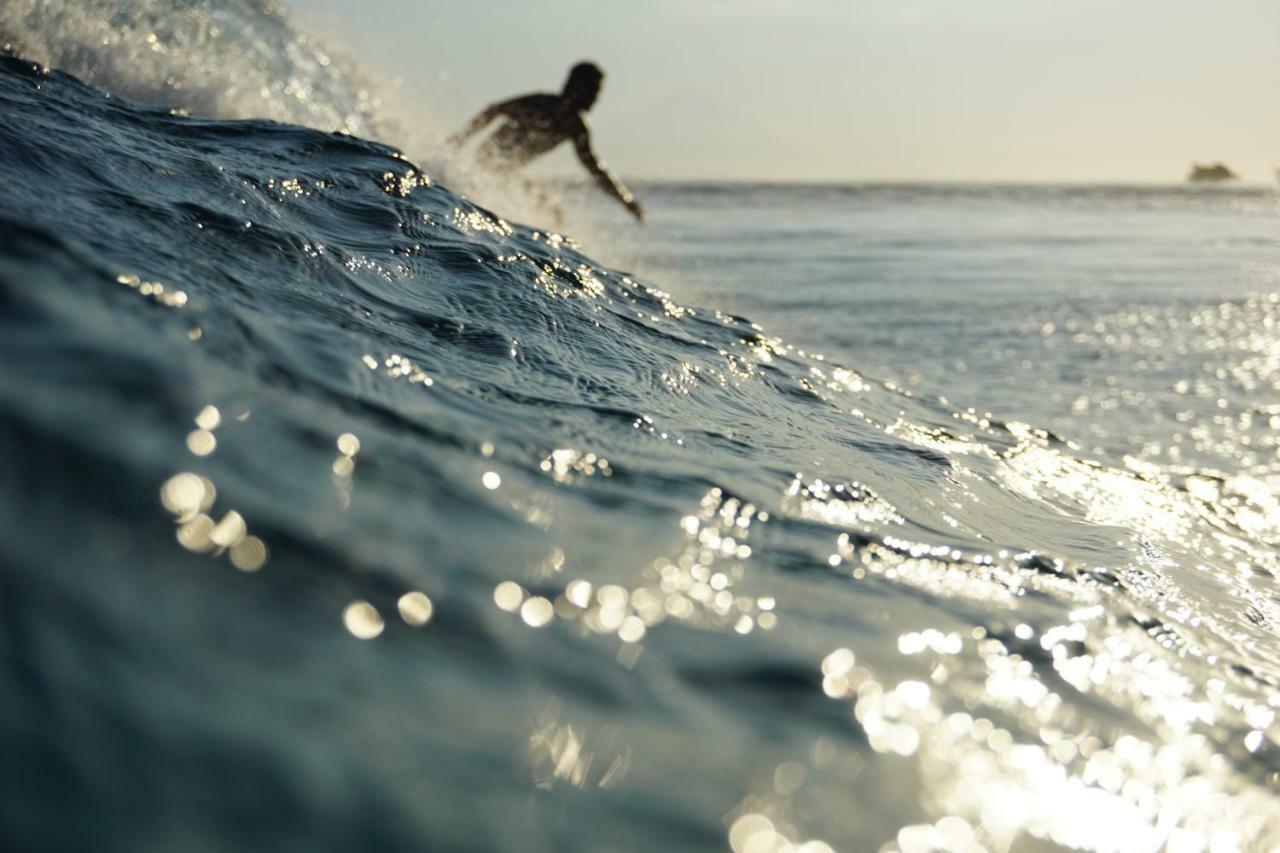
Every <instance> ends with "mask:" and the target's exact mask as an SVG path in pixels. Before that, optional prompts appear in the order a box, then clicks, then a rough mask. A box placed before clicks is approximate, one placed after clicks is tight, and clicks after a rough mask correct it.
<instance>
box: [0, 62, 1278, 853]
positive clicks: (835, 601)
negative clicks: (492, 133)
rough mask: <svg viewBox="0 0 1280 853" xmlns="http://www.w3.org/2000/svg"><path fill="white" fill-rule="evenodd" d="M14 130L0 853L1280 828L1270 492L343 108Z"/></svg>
mask: <svg viewBox="0 0 1280 853" xmlns="http://www.w3.org/2000/svg"><path fill="white" fill-rule="evenodd" d="M0 115H3V116H4V121H3V122H2V123H0V151H3V154H4V156H3V157H0V355H2V358H0V452H2V458H3V460H4V462H3V465H4V478H3V488H2V489H0V558H2V562H3V570H2V571H3V579H4V583H3V593H2V594H0V626H2V627H3V633H2V634H0V690H2V692H3V695H4V697H5V698H4V701H3V702H0V719H2V720H3V726H2V727H0V756H3V759H4V760H3V762H0V766H3V768H4V770H3V779H4V782H5V791H6V793H5V796H4V797H3V798H2V799H0V825H2V831H3V836H4V837H5V838H6V839H7V840H8V843H9V844H11V845H12V848H13V849H24V850H52V849H95V850H129V851H137V850H183V849H193V850H194V849H245V850H265V849H271V850H278V849H297V850H316V849H333V850H353V849H358V850H376V849H391V850H409V849H419V850H556V851H560V850H584V851H586V850H591V851H598V850H636V849H647V850H706V849H720V848H723V847H725V846H726V845H728V846H730V847H732V848H733V849H734V850H737V851H764V850H806V851H810V853H814V851H821V850H828V849H839V850H855V851H856V850H876V849H881V848H882V846H883V845H890V846H892V845H897V847H896V848H895V849H901V850H902V851H904V853H906V851H909V850H911V851H914V850H930V849H950V850H980V849H989V850H1008V849H1019V850H1023V849H1053V845H1055V844H1056V845H1062V846H1068V847H1078V848H1084V849H1099V850H1107V849H1123V850H1132V849H1159V848H1160V847H1161V845H1168V848H1169V849H1178V850H1184V849H1185V850H1199V849H1207V846H1208V845H1209V844H1210V843H1211V842H1212V844H1213V845H1214V847H1213V848H1212V849H1214V850H1218V849H1224V850H1225V849H1236V848H1241V849H1268V848H1269V847H1271V846H1273V845H1275V844H1277V843H1280V819H1278V818H1277V810H1276V809H1275V803H1276V801H1275V796H1274V786H1275V784H1276V779H1277V776H1276V773H1277V771H1278V770H1280V765H1278V764H1277V760H1276V754H1277V753H1276V751H1275V746H1274V743H1275V740H1276V737H1277V728H1276V725H1275V722H1274V714H1275V708H1276V707H1277V705H1280V643H1277V640H1276V633H1275V632H1276V625H1277V619H1278V618H1280V617H1278V615H1277V608H1276V603H1275V596H1274V576H1275V572H1276V571H1277V559H1276V553H1275V548H1274V543H1275V542H1276V541H1278V538H1277V534H1280V511H1278V510H1277V508H1276V503H1275V500H1274V497H1272V496H1273V495H1274V494H1275V492H1274V490H1270V491H1269V490H1268V489H1266V488H1263V487H1262V486H1260V485H1257V484H1258V483H1260V482H1261V481H1260V480H1259V479H1257V478H1256V477H1255V478H1253V479H1249V478H1243V479H1242V478H1241V477H1240V476H1237V473H1238V472H1217V473H1214V472H1210V471H1203V470H1184V471H1182V472H1181V473H1179V472H1178V471H1176V470H1173V469H1169V470H1156V469H1155V468H1153V467H1151V466H1146V467H1143V466H1141V465H1137V464H1134V465H1127V464H1126V462H1125V460H1124V459H1123V458H1119V457H1111V456H1109V455H1101V456H1100V455H1098V454H1095V453H1093V452H1086V451H1085V450H1084V449H1083V448H1082V447H1081V446H1080V445H1078V444H1077V443H1075V442H1074V441H1073V440H1072V437H1071V436H1059V435H1055V434H1053V433H1051V432H1048V431H1047V430H1045V429H1042V428H1040V427H1038V426H1036V425H1034V424H1025V423H1016V422H1002V421H1000V420H999V419H997V418H994V417H992V416H989V415H984V414H982V413H981V412H982V409H981V408H980V406H981V401H956V402H954V403H944V402H942V401H940V400H938V399H937V398H936V397H930V398H928V399H926V398H924V397H922V396H917V395H915V394H913V393H911V392H909V391H905V390H900V389H899V388H898V387H897V386H896V385H894V384H893V383H889V382H883V381H878V380H876V379H874V378H871V377H868V376H864V375H861V374H859V373H858V372H856V371H855V370H854V369H851V368H849V367H843V366H840V365H837V364H834V363H832V362H830V361H827V360H825V359H822V358H820V357H814V356H807V355H805V354H803V353H802V352H800V351H798V350H797V349H795V348H793V347H792V346H789V345H788V344H786V343H784V342H782V341H780V340H778V339H776V338H772V337H770V336H769V335H768V334H766V333H765V332H764V331H763V330H762V329H761V328H760V327H759V326H757V325H754V324H753V323H751V322H749V321H748V320H743V319H740V318H738V317H734V316H728V315H726V314H723V313H720V312H717V311H715V310H707V309H702V308H696V309H695V308H689V307H687V306H684V305H680V304H677V303H676V302H675V301H673V299H672V298H670V297H669V296H668V295H667V294H665V293H664V292H662V291H661V290H658V289H657V288H655V287H653V286H650V285H648V284H646V283H644V282H642V281H639V280H637V279H636V278H634V277H631V276H629V275H627V274H625V273H623V272H619V271H616V270H612V269H608V268H605V267H603V266H602V265H600V264H598V263H596V262H594V261H592V260H591V259H590V258H589V257H588V256H586V255H585V254H583V253H582V252H581V251H580V250H579V249H578V247H576V246H575V245H574V244H573V243H572V242H571V241H568V240H566V239H564V238H562V237H560V236H559V235H556V234H553V233H548V232H545V231H540V230H537V229H534V228H529V227H524V226H519V225H515V224H512V223H508V222H506V221H504V220H503V219H502V218H500V217H499V216H497V215H495V214H494V213H491V212H489V211H487V210H484V209H481V208H478V207H476V206H475V205H473V204H471V203H469V202H467V201H465V200H463V199H462V198H460V197H459V196H456V195H454V194H453V193H452V192H450V191H449V190H448V189H446V188H444V187H442V186H439V185H437V184H435V183H433V182H432V181H431V180H430V179H429V178H428V177H427V176H425V175H423V174H421V172H420V171H418V170H417V169H416V167H415V166H414V165H413V164H412V163H410V162H409V161H407V160H406V159H404V158H403V157H402V156H401V155H399V154H398V153H397V152H396V151H394V150H393V149H391V148H388V147H386V146H383V145H379V144H376V143H372V142H366V141H363V140H361V139H358V138H355V137H352V136H345V135H336V134H325V133H321V132H318V131H314V130H309V129H304V128H302V127H298V126H293V125H285V124H273V123H269V122H266V121H228V120H221V119H202V118H188V117H184V116H182V115H175V114H171V113H170V112H168V111H165V110H162V109H158V108H152V107H145V106H141V105H138V104H136V103H134V102H130V101H127V100H125V99H122V98H120V97H118V96H108V95H105V94H103V93H102V92H100V91H98V90H95V89H92V88H90V87H88V86H86V85H85V84H83V83H81V82H79V81H77V80H76V79H74V78H72V77H69V76H67V75H65V74H63V73H61V72H59V71H56V70H55V71H45V70H41V69H40V68H39V67H37V66H34V65H32V64H31V63H29V62H27V61H24V60H19V59H4V60H2V61H0ZM971 405H972V406H975V408H969V406H971ZM1258 417H1259V418H1260V419H1261V418H1264V417H1265V415H1264V414H1259V415H1258ZM1258 440H1259V441H1261V439H1258ZM1260 579H1262V580H1260ZM1264 581H1265V584H1267V585H1270V586H1269V587H1268V589H1269V591H1267V590H1264V589H1263V587H1262V586H1260V584H1262V583H1263V582H1264ZM1179 845H1181V846H1179ZM884 849H889V848H887V847H886V848H884Z"/></svg>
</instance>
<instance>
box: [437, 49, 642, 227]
mask: <svg viewBox="0 0 1280 853" xmlns="http://www.w3.org/2000/svg"><path fill="white" fill-rule="evenodd" d="M603 80H604V72H603V71H601V70H600V68H599V67H598V66H597V65H595V64H594V63H591V62H579V63H578V64H577V65H575V66H573V68H572V69H571V70H570V71H569V77H568V79H566V80H565V83H564V89H563V91H561V92H560V94H558V95H555V94H533V95H522V96H520V97H518V98H512V99H511V100H508V101H501V102H499V103H496V104H491V105H490V106H488V107H486V108H485V109H484V110H483V111H482V112H480V114H479V115H477V116H476V117H475V118H474V119H472V120H471V123H470V124H468V125H467V126H466V127H465V128H463V129H462V130H461V131H460V132H458V133H456V134H454V135H453V136H451V137H449V143H450V144H451V145H453V146H454V147H455V148H460V147H461V146H463V145H465V144H466V142H467V140H469V139H470V138H471V137H473V136H475V135H476V134H477V133H479V132H480V131H481V130H483V129H484V128H485V127H486V126H487V125H488V124H489V123H490V122H492V121H493V120H494V119H496V118H498V117H499V116H501V117H503V118H505V119H506V121H505V122H503V124H502V125H501V126H500V127H499V128H498V129H497V130H495V131H494V132H493V133H492V134H491V135H490V136H489V138H488V139H486V140H485V141H484V142H483V143H482V144H481V145H480V148H479V151H478V152H477V154H476V159H477V160H478V161H479V163H480V165H481V166H483V167H484V168H486V169H488V170H489V171H491V172H494V173H496V174H499V175H507V176H509V175H511V174H513V173H514V172H515V171H516V170H517V169H519V168H521V167H522V166H524V165H525V164H526V163H528V162H529V161H530V160H533V159H534V158H536V157H540V156H542V155H543V154H546V153H547V152H548V151H550V150H551V149H553V148H555V147H556V146H557V145H559V144H560V143H562V142H564V141H565V140H566V139H572V140H573V147H574V150H575V151H576V152H577V154H578V159H579V160H581V161H582V165H583V166H585V167H586V169H587V171H588V172H590V173H591V176H592V177H593V178H594V179H595V182H596V185H597V186H599V187H600V189H602V190H604V191H605V192H606V193H608V194H609V195H611V196H613V197H614V198H615V199H617V200H618V202H619V203H620V204H621V205H622V206H623V207H625V208H626V209H627V210H629V211H630V212H631V215H632V216H634V217H635V218H636V220H637V221H640V222H643V221H644V210H643V209H642V208H641V207H640V203H639V202H637V201H636V199H635V196H634V195H632V194H631V191H630V190H628V189H627V188H626V187H625V186H624V185H623V183H622V182H621V181H620V180H618V179H617V177H615V176H614V175H613V174H612V173H611V172H610V171H609V170H608V169H607V168H605V164H604V163H602V162H601V161H600V158H599V156H597V154H596V152H595V149H593V148H592V147H591V127H590V125H589V124H587V119H586V116H585V113H586V112H587V110H589V109H591V106H592V105H593V104H594V103H595V102H596V99H597V98H598V97H599V96H600V86H601V83H602V82H603Z"/></svg>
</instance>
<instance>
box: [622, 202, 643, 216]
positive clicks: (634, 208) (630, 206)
mask: <svg viewBox="0 0 1280 853" xmlns="http://www.w3.org/2000/svg"><path fill="white" fill-rule="evenodd" d="M625 204H626V205H627V210H629V211H631V215H632V216H634V217H635V218H636V222H644V209H643V208H641V207H640V202H638V201H636V200H635V199H631V200H630V201H628V202H625Z"/></svg>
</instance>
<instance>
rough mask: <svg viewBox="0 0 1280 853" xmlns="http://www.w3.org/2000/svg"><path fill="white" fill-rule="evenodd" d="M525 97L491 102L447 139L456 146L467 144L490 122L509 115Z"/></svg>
mask: <svg viewBox="0 0 1280 853" xmlns="http://www.w3.org/2000/svg"><path fill="white" fill-rule="evenodd" d="M522 100H524V98H512V99H511V100H509V101H499V102H498V103H496V104H490V105H489V106H487V107H485V108H484V109H483V110H482V111H481V112H480V114H479V115H477V116H476V117H475V118H473V119H472V120H471V123H470V124H468V125H467V126H466V127H464V128H463V129H462V130H460V131H458V132H457V133H455V134H454V135H453V136H450V137H449V138H448V140H446V141H447V142H448V143H449V144H450V145H452V146H453V147H454V148H460V147H462V146H463V145H465V144H466V142H467V140H468V139H470V138H471V137H473V136H475V135H476V134H477V133H479V132H480V131H482V130H484V128H485V126H486V125H487V124H489V122H491V121H493V120H494V119H495V118H497V117H498V116H501V115H508V114H509V113H510V112H511V110H512V108H513V107H515V106H516V105H517V104H519V103H520V101H522Z"/></svg>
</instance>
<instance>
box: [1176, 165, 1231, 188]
mask: <svg viewBox="0 0 1280 853" xmlns="http://www.w3.org/2000/svg"><path fill="white" fill-rule="evenodd" d="M1239 178H1240V176H1239V175H1237V174H1236V173H1235V172H1233V171H1231V170H1230V169H1228V168H1227V165H1226V164H1225V163H1209V164H1207V165H1205V164H1202V163H1192V164H1191V174H1189V175H1187V180H1188V181H1191V182H1192V183H1196V184H1198V183H1211V182H1215V181H1235V180H1239Z"/></svg>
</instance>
